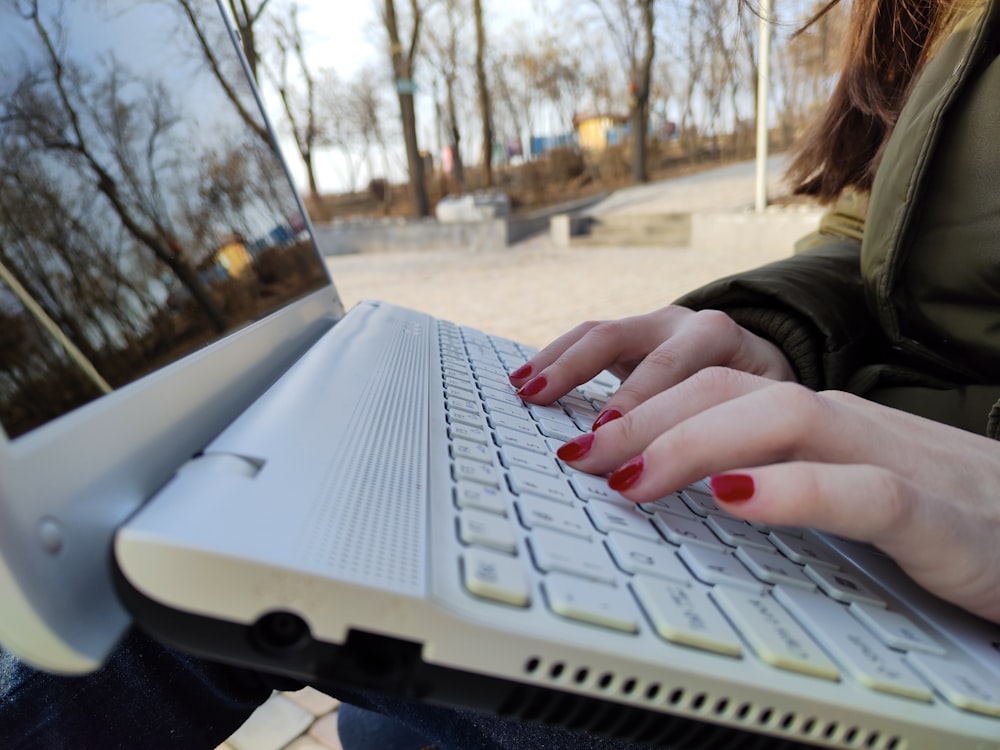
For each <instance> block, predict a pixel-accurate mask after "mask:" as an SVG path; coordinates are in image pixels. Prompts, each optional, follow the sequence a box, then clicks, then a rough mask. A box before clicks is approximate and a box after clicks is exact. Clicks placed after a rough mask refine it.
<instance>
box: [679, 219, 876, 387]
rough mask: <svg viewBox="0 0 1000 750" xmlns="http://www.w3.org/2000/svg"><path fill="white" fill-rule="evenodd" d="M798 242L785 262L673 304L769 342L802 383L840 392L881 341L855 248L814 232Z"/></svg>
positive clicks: (856, 242) (728, 279)
mask: <svg viewBox="0 0 1000 750" xmlns="http://www.w3.org/2000/svg"><path fill="white" fill-rule="evenodd" d="M805 245H806V247H805V249H803V250H802V251H801V252H798V253H797V254H796V255H793V256H792V257H790V258H786V259H783V260H780V261H777V262H775V263H771V264H768V265H766V266H763V267H761V268H758V269H756V270H753V271H749V272H744V273H741V274H739V275H734V276H729V277H726V278H723V279H720V280H718V281H715V282H713V283H711V284H708V285H707V286H705V287H702V288H701V289H698V290H696V291H694V292H691V293H689V294H686V295H684V296H683V297H681V298H680V299H679V300H678V301H677V304H679V305H683V306H685V307H689V308H692V309H695V310H701V309H715V310H722V311H723V312H725V313H727V314H728V315H730V317H732V318H733V319H734V320H735V321H736V322H737V323H739V324H740V325H742V326H743V327H744V328H747V329H748V330H750V331H752V332H754V333H756V334H757V335H759V336H762V337H764V338H766V339H768V340H770V341H773V342H774V343H775V344H777V345H778V346H779V347H781V349H782V351H783V352H784V353H785V356H787V357H788V359H789V361H790V362H791V364H792V366H793V367H794V368H795V371H796V374H797V375H798V378H799V381H800V382H801V383H803V384H804V385H807V386H809V387H811V388H815V389H822V388H844V387H845V386H846V383H847V380H848V378H850V377H851V375H852V374H853V373H854V372H855V371H856V370H857V369H858V367H859V366H861V365H862V364H863V363H864V362H866V361H871V359H872V356H873V352H874V351H875V350H877V349H878V346H879V343H880V341H881V336H880V334H879V328H878V326H877V324H876V323H875V321H874V320H873V318H872V317H871V316H870V315H869V313H868V309H867V307H866V304H865V296H864V289H863V287H862V282H861V273H860V260H859V258H860V249H861V243H860V241H859V240H858V239H855V238H853V237H846V236H842V235H833V234H823V233H822V232H820V233H817V234H816V235H811V236H810V238H809V240H808V242H806V243H805ZM800 247H802V245H800Z"/></svg>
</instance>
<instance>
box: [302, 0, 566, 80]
mask: <svg viewBox="0 0 1000 750" xmlns="http://www.w3.org/2000/svg"><path fill="white" fill-rule="evenodd" d="M538 2H540V3H541V4H543V5H545V4H546V2H545V0H483V7H484V11H485V13H486V16H487V34H489V33H490V30H491V26H492V28H493V29H503V28H505V27H506V26H508V25H509V24H510V23H511V22H512V21H515V20H526V19H533V18H537V17H538V14H537V13H536V12H535V10H534V9H533V7H532V6H533V4H534V3H538ZM376 3H379V4H381V0H338V2H330V0H303V2H302V9H303V13H302V21H303V27H304V28H306V29H308V30H309V31H308V33H309V34H310V37H311V41H314V42H315V46H314V51H313V54H314V55H315V61H316V63H317V64H320V65H332V66H333V67H334V69H335V70H336V71H337V73H338V74H340V76H341V77H342V78H350V77H351V75H352V74H353V73H354V72H355V71H356V70H357V69H358V68H359V67H361V65H362V64H363V63H364V62H367V61H370V60H374V61H376V62H380V60H379V54H380V53H381V49H380V48H379V45H380V44H381V39H382V36H381V34H382V31H381V29H380V28H378V21H377V19H376V15H375V4H376ZM547 4H549V5H553V4H554V3H553V2H549V3H547ZM491 22H492V23H491ZM469 41H470V43H472V42H473V40H472V39H470V40H469ZM386 64H388V63H386Z"/></svg>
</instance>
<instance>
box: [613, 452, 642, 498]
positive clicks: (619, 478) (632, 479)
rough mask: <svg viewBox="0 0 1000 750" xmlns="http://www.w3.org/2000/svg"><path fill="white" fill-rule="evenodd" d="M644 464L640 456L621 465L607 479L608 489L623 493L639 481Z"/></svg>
mask: <svg viewBox="0 0 1000 750" xmlns="http://www.w3.org/2000/svg"><path fill="white" fill-rule="evenodd" d="M645 463H646V461H645V459H644V458H643V457H642V455H638V456H636V457H635V458H633V459H632V460H631V461H628V462H626V463H624V464H622V465H621V466H620V467H618V468H617V469H615V470H614V471H613V472H612V473H611V476H610V477H608V487H610V488H611V489H613V490H615V491H616V492H624V491H625V490H627V489H628V488H629V487H631V486H632V485H633V484H635V483H636V482H638V481H639V477H640V476H642V469H643V465H644V464H645Z"/></svg>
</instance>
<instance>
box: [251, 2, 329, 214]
mask: <svg viewBox="0 0 1000 750" xmlns="http://www.w3.org/2000/svg"><path fill="white" fill-rule="evenodd" d="M299 10H300V9H299V5H298V3H295V2H293V3H292V4H291V5H290V7H289V10H288V17H287V19H280V20H278V21H277V22H276V30H275V41H274V43H275V47H276V48H277V53H276V56H277V70H273V69H272V68H271V67H270V66H268V65H266V64H262V67H263V69H264V72H265V75H266V76H267V78H268V79H269V80H270V81H271V84H272V85H273V86H274V88H275V90H276V91H277V92H278V96H279V97H280V98H281V104H282V107H283V109H284V112H285V116H286V117H287V118H288V124H289V127H290V129H291V133H292V138H293V140H294V141H295V149H296V151H298V154H299V157H300V158H301V159H302V164H303V166H304V167H305V169H306V181H307V182H308V186H309V199H310V200H311V201H312V202H313V205H316V204H318V203H319V200H320V195H319V186H318V183H317V181H316V161H315V160H316V148H317V146H319V145H320V144H321V142H322V140H323V138H322V132H321V129H320V126H319V124H318V122H317V112H316V75H315V74H314V73H313V72H312V71H311V70H310V69H309V65H308V63H307V62H306V55H305V42H304V40H303V33H302V26H301V23H300V21H299ZM293 66H294V71H293V70H292V67H293ZM293 75H294V79H293ZM299 86H301V87H302V89H299Z"/></svg>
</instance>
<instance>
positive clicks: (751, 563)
mask: <svg viewBox="0 0 1000 750" xmlns="http://www.w3.org/2000/svg"><path fill="white" fill-rule="evenodd" d="M736 557H737V558H739V561H740V562H741V563H743V564H744V565H746V566H747V568H748V569H749V570H750V572H751V573H753V574H754V575H755V576H757V578H759V579H760V580H762V581H764V582H765V583H784V584H787V585H789V586H798V587H799V588H804V589H806V590H808V591H815V590H816V584H814V583H813V582H812V581H811V580H809V578H807V577H806V574H805V573H804V572H803V571H802V567H801V566H800V565H799V564H798V563H793V562H792V561H791V560H789V559H788V558H787V557H782V556H781V555H779V554H778V553H777V552H764V551H762V550H758V549H755V548H748V547H739V548H738V549H737V550H736Z"/></svg>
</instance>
